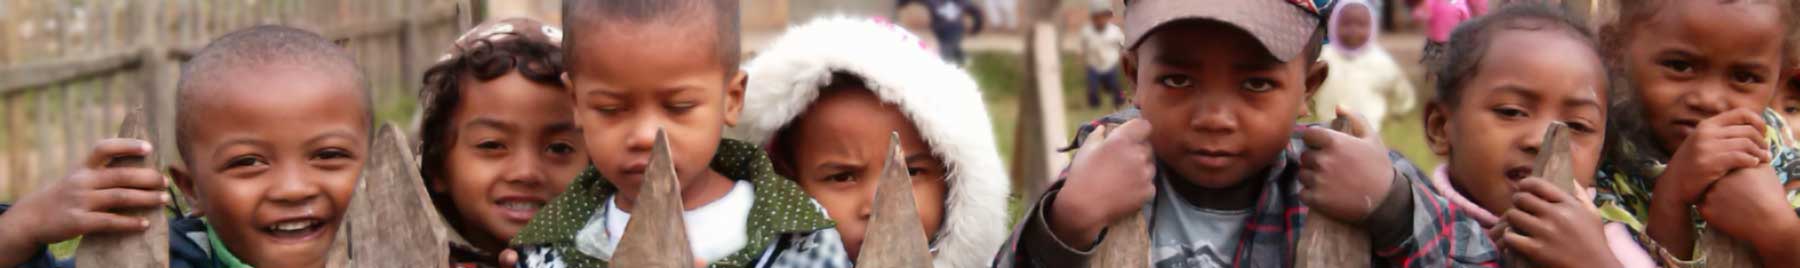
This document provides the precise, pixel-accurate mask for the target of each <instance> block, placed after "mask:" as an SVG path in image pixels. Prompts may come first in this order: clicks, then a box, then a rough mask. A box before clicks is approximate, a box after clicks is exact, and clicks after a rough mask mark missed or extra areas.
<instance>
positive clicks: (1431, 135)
mask: <svg viewBox="0 0 1800 268" xmlns="http://www.w3.org/2000/svg"><path fill="white" fill-rule="evenodd" d="M1449 125H1450V111H1449V110H1448V106H1445V105H1444V104H1442V103H1438V102H1437V101H1430V102H1426V103H1425V144H1426V145H1427V146H1430V147H1431V153H1432V154H1436V155H1437V156H1439V157H1443V156H1448V155H1450V132H1449V131H1450V130H1449Z"/></svg>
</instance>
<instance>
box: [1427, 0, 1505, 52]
mask: <svg viewBox="0 0 1800 268" xmlns="http://www.w3.org/2000/svg"><path fill="white" fill-rule="evenodd" d="M1487 2H1488V0H1414V1H1413V3H1414V5H1412V6H1413V9H1412V12H1413V13H1412V15H1413V19H1414V20H1418V21H1421V22H1424V23H1425V53H1424V56H1423V57H1421V58H1423V59H1424V60H1426V61H1430V60H1431V59H1435V58H1437V57H1440V56H1442V55H1443V53H1444V44H1445V43H1448V42H1450V31H1452V30H1456V25H1457V24H1462V22H1463V21H1467V20H1469V19H1470V18H1474V17H1479V16H1481V15H1483V14H1487V8H1488V3H1487Z"/></svg>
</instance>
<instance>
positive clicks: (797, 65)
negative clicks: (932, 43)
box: [725, 17, 1011, 267]
mask: <svg viewBox="0 0 1800 268" xmlns="http://www.w3.org/2000/svg"><path fill="white" fill-rule="evenodd" d="M919 40H920V39H919V38H918V37H916V36H912V35H911V34H910V33H906V32H904V31H903V30H900V29H899V28H897V27H894V26H892V25H891V24H889V23H885V22H879V21H873V20H867V19H856V18H843V17H832V18H821V19H817V20H814V21H812V22H810V23H807V24H804V25H800V26H795V27H793V28H790V29H788V32H787V33H786V34H783V35H782V36H781V37H779V38H777V39H776V40H775V41H774V42H773V43H772V44H771V45H770V46H768V48H767V49H766V50H764V51H762V52H761V53H760V54H758V56H757V57H756V58H755V59H754V60H751V61H750V62H749V63H748V64H746V66H745V67H744V68H745V71H746V72H747V73H748V74H749V82H748V84H749V85H748V87H747V89H746V90H745V93H744V110H743V112H742V117H741V118H740V119H741V120H740V121H739V122H738V125H737V126H736V127H733V128H731V129H729V130H727V131H726V134H725V135H726V136H727V137H730V138H733V139H738V140H744V141H749V142H755V143H759V144H768V143H769V141H770V139H771V138H773V137H772V136H773V135H774V133H775V132H776V131H779V130H781V129H782V128H783V127H785V126H786V125H787V124H788V123H791V122H792V121H793V120H794V119H795V118H796V117H798V116H799V115H800V114H801V113H802V112H804V111H805V110H806V109H807V107H809V106H811V105H810V104H811V103H812V102H813V101H814V100H816V99H818V97H819V90H820V89H821V88H822V87H824V86H826V85H827V84H829V83H830V82H831V80H832V73H834V72H842V73H851V74H854V75H856V76H858V77H860V78H862V80H863V81H864V83H866V85H865V86H867V87H868V88H869V90H871V91H874V92H875V95H876V96H877V97H879V98H881V100H882V101H883V102H888V103H893V104H895V105H896V106H899V107H900V110H901V111H902V112H903V113H905V114H906V117H907V118H908V119H910V120H911V121H912V122H913V123H914V124H916V127H918V129H919V133H920V135H923V137H922V138H924V140H925V142H927V143H929V144H930V145H931V148H932V155H933V156H936V157H938V158H940V159H943V160H944V162H945V164H946V166H948V167H949V174H948V175H947V178H946V179H947V180H948V184H949V190H948V194H947V195H946V197H945V200H944V206H945V208H944V211H945V212H944V214H945V215H944V218H943V221H944V222H943V224H942V225H941V227H940V228H939V230H938V232H937V233H935V234H932V237H931V238H932V241H934V242H933V245H935V248H936V249H937V251H936V252H937V255H936V259H935V261H934V262H935V264H936V265H935V266H936V267H986V266H988V265H989V263H991V262H992V261H993V257H994V253H995V252H997V251H998V250H999V249H1000V244H1001V243H1002V242H1004V241H1005V240H1006V237H1007V235H1008V234H1009V233H1008V232H1007V227H1008V220H1009V217H1008V216H1007V213H1006V212H1007V211H1006V207H1007V198H1008V197H1009V195H1010V191H1011V184H1010V180H1008V178H1007V177H1006V176H1007V175H1006V169H1005V166H1003V165H1002V164H1001V163H1000V155H999V152H998V148H997V147H996V146H995V142H994V136H993V133H994V132H993V127H992V125H991V121H989V120H988V113H987V107H986V104H984V103H983V102H982V98H981V91H980V89H979V88H977V86H976V84H975V80H974V79H973V78H971V77H970V76H969V75H968V74H967V73H965V72H963V70H961V69H959V68H957V67H956V66H955V65H951V64H949V63H946V62H944V61H942V60H940V59H939V58H938V57H937V56H936V55H934V54H933V53H931V52H930V51H928V50H925V48H924V47H923V46H922V44H921V43H920V41H919Z"/></svg>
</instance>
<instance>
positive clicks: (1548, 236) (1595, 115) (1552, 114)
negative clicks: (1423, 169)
mask: <svg viewBox="0 0 1800 268" xmlns="http://www.w3.org/2000/svg"><path fill="white" fill-rule="evenodd" d="M1452 36H1453V37H1452V38H1451V39H1450V43H1449V44H1446V47H1445V48H1446V49H1447V50H1446V52H1448V53H1445V54H1444V58H1442V59H1441V61H1439V62H1437V63H1436V64H1437V66H1434V67H1433V68H1432V69H1433V70H1436V71H1437V73H1438V74H1437V77H1438V80H1437V83H1438V84H1437V86H1436V88H1437V94H1436V97H1435V98H1434V99H1432V100H1431V101H1430V103H1427V104H1426V109H1425V133H1426V136H1425V137H1426V141H1427V143H1429V144H1430V145H1431V149H1432V151H1433V152H1435V153H1437V154H1438V156H1440V157H1442V158H1443V159H1445V160H1446V162H1448V164H1446V166H1447V168H1446V167H1445V166H1440V167H1439V168H1438V172H1437V173H1438V174H1439V175H1438V176H1437V177H1436V178H1435V180H1434V182H1433V186H1435V187H1436V189H1437V192H1438V194H1441V195H1443V196H1445V197H1446V198H1448V199H1450V200H1451V203H1452V204H1456V207H1457V208H1458V209H1459V210H1461V211H1463V212H1465V213H1467V214H1468V215H1470V216H1471V217H1472V218H1474V219H1476V220H1477V221H1478V222H1480V223H1481V225H1482V226H1483V227H1487V228H1489V229H1490V230H1492V228H1493V226H1494V225H1495V224H1496V223H1497V222H1498V221H1500V220H1501V219H1502V218H1505V219H1506V220H1507V223H1508V224H1509V225H1510V226H1511V227H1512V228H1514V230H1518V231H1523V232H1506V233H1504V234H1501V233H1493V234H1490V236H1492V237H1501V239H1496V240H1497V241H1496V242H1504V243H1498V244H1502V245H1504V246H1506V247H1508V248H1510V249H1511V250H1513V251H1514V252H1517V253H1519V254H1521V255H1523V256H1526V257H1527V258H1529V259H1531V260H1532V261H1535V262H1536V264H1538V265H1543V266H1546V267H1619V266H1620V265H1621V264H1623V265H1624V267H1655V266H1656V262H1655V261H1653V260H1651V259H1650V256H1649V255H1648V254H1646V253H1645V252H1644V250H1643V248H1640V247H1638V246H1637V243H1636V242H1634V240H1632V237H1631V236H1630V233H1628V232H1627V231H1626V229H1625V228H1626V227H1625V226H1624V224H1620V223H1606V224H1605V225H1604V230H1603V229H1602V228H1603V227H1602V224H1601V219H1600V216H1599V214H1597V213H1594V211H1595V210H1594V208H1593V205H1592V202H1591V201H1588V200H1592V197H1591V196H1590V195H1591V194H1589V193H1587V191H1585V190H1581V191H1580V192H1579V194H1578V195H1570V194H1567V193H1564V192H1562V190H1560V189H1559V188H1557V186H1555V185H1552V184H1551V183H1550V182H1549V181H1547V180H1544V179H1543V178H1537V177H1529V176H1530V175H1531V174H1532V169H1533V168H1534V167H1533V166H1532V165H1533V164H1534V161H1535V159H1536V158H1537V153H1538V152H1539V151H1540V150H1544V148H1543V147H1544V146H1547V145H1546V144H1544V143H1545V142H1547V141H1544V140H1543V135H1544V134H1543V133H1544V129H1545V128H1546V127H1547V126H1549V125H1550V123H1551V122H1562V123H1564V124H1567V125H1568V127H1569V130H1570V135H1569V137H1570V139H1569V145H1570V146H1571V148H1570V153H1572V155H1571V156H1572V159H1571V161H1572V163H1571V164H1573V167H1574V169H1575V170H1574V174H1575V180H1576V182H1577V185H1578V187H1577V188H1578V189H1588V187H1589V186H1591V185H1593V182H1594V178H1593V175H1594V168H1595V167H1596V166H1597V165H1598V164H1599V161H1600V150H1601V146H1602V144H1603V143H1604V142H1603V140H1604V137H1605V135H1606V129H1605V126H1606V100H1607V93H1608V92H1607V89H1608V85H1609V82H1608V76H1607V72H1606V67H1605V66H1604V65H1602V64H1601V59H1600V51H1599V50H1598V48H1597V44H1596V42H1595V39H1594V35H1593V33H1592V32H1590V31H1588V30H1587V28H1586V26H1583V24H1582V23H1581V22H1579V21H1577V19H1576V18H1574V17H1570V16H1568V15H1567V14H1564V13H1562V12H1560V11H1558V10H1556V9H1554V8H1552V7H1550V6H1546V5H1541V4H1514V5H1509V6H1506V7H1503V8H1501V9H1500V10H1499V11H1497V12H1495V13H1493V14H1489V15H1488V16H1485V17H1481V18H1476V19H1475V20H1472V21H1469V22H1468V23H1466V24H1464V26H1462V27H1459V28H1457V30H1456V32H1455V33H1453V34H1452ZM1515 204H1517V205H1518V206H1515ZM1495 215H1504V217H1498V216H1495ZM1614 246H1617V247H1614Z"/></svg>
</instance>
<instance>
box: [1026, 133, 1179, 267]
mask: <svg viewBox="0 0 1800 268" xmlns="http://www.w3.org/2000/svg"><path fill="white" fill-rule="evenodd" d="M1106 132H1107V131H1106V130H1105V129H1096V130H1094V132H1093V133H1090V134H1088V137H1087V140H1088V141H1099V142H1095V143H1094V144H1093V145H1091V146H1092V147H1087V146H1083V148H1082V150H1081V151H1080V152H1077V153H1076V154H1075V160H1074V161H1073V162H1071V163H1070V164H1069V171H1068V172H1069V174H1068V179H1067V180H1068V181H1066V182H1064V185H1063V188H1062V192H1060V193H1058V194H1057V195H1056V200H1053V201H1051V202H1053V203H1052V204H1051V208H1050V211H1049V214H1048V215H1047V217H1050V219H1048V220H1049V221H1050V222H1049V224H1050V229H1051V232H1054V233H1055V234H1056V236H1057V237H1058V238H1059V239H1062V240H1063V242H1065V243H1068V244H1070V245H1090V244H1093V242H1094V240H1095V239H1098V236H1099V235H1100V230H1103V229H1105V228H1106V225H1107V224H1111V223H1112V222H1114V221H1118V220H1119V219H1123V218H1125V217H1126V216H1129V215H1131V214H1132V213H1139V210H1140V209H1142V208H1143V207H1144V203H1145V202H1149V201H1150V198H1151V197H1154V196H1155V194H1156V185H1155V183H1154V177H1155V176H1156V164H1155V163H1156V162H1155V159H1154V158H1153V157H1152V155H1151V151H1150V122H1149V121H1144V120H1143V119H1133V120H1131V121H1127V122H1125V124H1122V125H1119V126H1118V129H1115V130H1113V131H1111V132H1112V133H1111V134H1103V133H1106ZM1101 136H1104V137H1101ZM1103 139H1104V140H1103Z"/></svg>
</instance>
